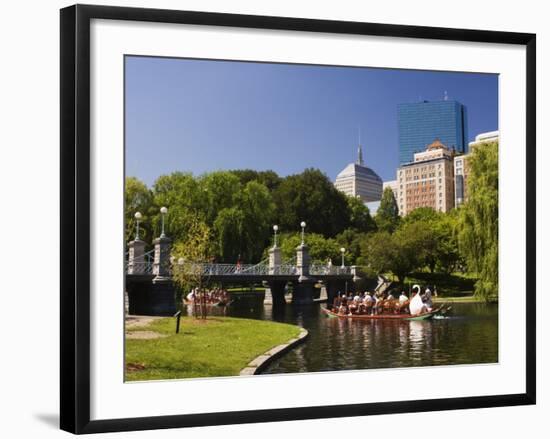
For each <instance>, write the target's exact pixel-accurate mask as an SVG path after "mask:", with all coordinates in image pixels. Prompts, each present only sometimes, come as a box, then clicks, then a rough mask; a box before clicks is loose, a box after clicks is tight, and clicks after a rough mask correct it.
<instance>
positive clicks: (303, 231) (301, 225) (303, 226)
mask: <svg viewBox="0 0 550 439" xmlns="http://www.w3.org/2000/svg"><path fill="white" fill-rule="evenodd" d="M300 227H301V228H302V245H304V233H305V229H306V222H305V221H302V222H301V223H300Z"/></svg>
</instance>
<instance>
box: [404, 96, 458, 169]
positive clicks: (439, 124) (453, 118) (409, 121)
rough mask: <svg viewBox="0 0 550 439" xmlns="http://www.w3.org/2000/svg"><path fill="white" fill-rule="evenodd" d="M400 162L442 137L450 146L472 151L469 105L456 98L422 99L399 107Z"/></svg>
mask: <svg viewBox="0 0 550 439" xmlns="http://www.w3.org/2000/svg"><path fill="white" fill-rule="evenodd" d="M398 120H399V164H400V165H403V164H405V163H410V162H412V161H413V156H414V153H415V152H420V151H424V150H425V149H426V146H427V145H429V144H431V143H432V142H433V141H434V140H435V139H439V140H440V141H441V142H442V143H443V144H445V145H446V146H447V147H448V148H450V149H452V148H454V149H455V150H456V151H457V152H462V153H466V152H468V123H467V113H466V107H465V106H464V105H462V104H461V103H460V102H457V101H452V100H443V101H433V102H431V101H421V102H414V103H409V104H400V105H399V106H398Z"/></svg>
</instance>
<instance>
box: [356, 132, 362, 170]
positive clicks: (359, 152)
mask: <svg viewBox="0 0 550 439" xmlns="http://www.w3.org/2000/svg"><path fill="white" fill-rule="evenodd" d="M358 131H359V145H358V147H357V164H358V165H361V166H363V149H362V148H361V127H358Z"/></svg>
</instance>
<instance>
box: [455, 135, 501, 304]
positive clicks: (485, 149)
mask: <svg viewBox="0 0 550 439" xmlns="http://www.w3.org/2000/svg"><path fill="white" fill-rule="evenodd" d="M467 166H468V167H469V175H468V198H467V201H466V203H465V204H464V205H463V206H461V207H460V209H459V224H458V241H459V248H460V252H461V253H462V254H463V255H464V258H465V259H466V262H467V265H468V268H469V269H470V270H472V271H473V272H475V273H476V274H477V276H478V277H479V280H478V281H477V282H476V284H475V295H476V296H478V297H480V298H483V299H485V300H489V299H490V298H491V297H494V296H497V295H498V142H489V143H483V144H481V145H477V146H476V147H475V148H474V149H473V151H472V152H471V155H470V157H469V158H468V159H467Z"/></svg>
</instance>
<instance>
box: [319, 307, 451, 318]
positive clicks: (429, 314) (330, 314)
mask: <svg viewBox="0 0 550 439" xmlns="http://www.w3.org/2000/svg"><path fill="white" fill-rule="evenodd" d="M321 309H322V311H323V312H324V313H325V315H326V316H327V317H330V318H337V319H351V320H416V321H418V320H429V319H431V318H432V317H433V316H434V315H436V314H437V313H438V312H439V310H440V309H439V308H438V309H434V310H433V311H431V312H427V313H423V314H419V315H416V316H413V315H412V314H374V315H370V314H352V315H341V314H336V313H334V312H332V311H331V310H329V309H327V308H321Z"/></svg>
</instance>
